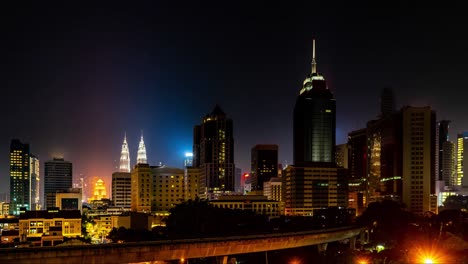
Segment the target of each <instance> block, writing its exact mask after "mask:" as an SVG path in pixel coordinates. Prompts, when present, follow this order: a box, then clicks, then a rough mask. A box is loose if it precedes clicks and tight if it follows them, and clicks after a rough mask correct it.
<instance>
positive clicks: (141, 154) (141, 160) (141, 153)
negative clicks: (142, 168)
mask: <svg viewBox="0 0 468 264" xmlns="http://www.w3.org/2000/svg"><path fill="white" fill-rule="evenodd" d="M137 164H148V160H147V159H146V147H145V142H144V141H143V133H141V138H140V143H139V144H138V156H137Z"/></svg>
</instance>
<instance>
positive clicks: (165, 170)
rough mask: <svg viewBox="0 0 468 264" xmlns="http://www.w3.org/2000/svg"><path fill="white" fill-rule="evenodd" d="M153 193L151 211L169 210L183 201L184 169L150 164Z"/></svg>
mask: <svg viewBox="0 0 468 264" xmlns="http://www.w3.org/2000/svg"><path fill="white" fill-rule="evenodd" d="M151 172H152V175H153V182H152V184H153V193H152V197H151V198H152V203H151V211H153V212H161V211H169V210H170V209H171V208H174V207H175V206H176V205H177V204H180V203H182V202H183V201H184V193H185V184H184V183H185V181H184V178H185V177H184V176H185V171H184V170H183V169H179V168H172V167H168V166H154V167H153V166H152V167H151Z"/></svg>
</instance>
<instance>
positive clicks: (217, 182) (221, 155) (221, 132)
mask: <svg viewBox="0 0 468 264" xmlns="http://www.w3.org/2000/svg"><path fill="white" fill-rule="evenodd" d="M193 154H194V159H193V164H194V166H195V167H200V169H201V173H200V182H199V184H200V196H201V198H208V199H212V198H215V197H216V196H217V195H218V194H220V193H223V192H232V191H234V170H235V165H234V137H233V122H232V119H230V118H227V116H226V114H225V113H224V111H223V110H222V109H221V107H219V106H218V105H216V106H215V108H214V109H213V111H212V112H211V114H207V115H206V116H205V117H204V118H203V120H202V123H201V124H200V125H196V126H195V127H194V140H193Z"/></svg>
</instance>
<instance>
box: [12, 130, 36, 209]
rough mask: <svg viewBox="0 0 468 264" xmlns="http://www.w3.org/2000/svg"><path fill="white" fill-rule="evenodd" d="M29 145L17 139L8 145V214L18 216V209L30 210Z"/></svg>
mask: <svg viewBox="0 0 468 264" xmlns="http://www.w3.org/2000/svg"><path fill="white" fill-rule="evenodd" d="M29 162H30V161H29V144H23V143H21V141H19V140H18V139H13V140H11V143H10V214H14V215H19V214H20V208H21V207H25V208H26V210H30V209H31V204H30V201H31V199H30V197H31V185H30V184H31V182H30V168H29V166H30V163H29Z"/></svg>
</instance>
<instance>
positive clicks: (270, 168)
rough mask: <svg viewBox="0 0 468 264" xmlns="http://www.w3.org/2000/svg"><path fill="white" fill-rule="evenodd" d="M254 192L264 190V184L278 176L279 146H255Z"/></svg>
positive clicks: (253, 157) (253, 159)
mask: <svg viewBox="0 0 468 264" xmlns="http://www.w3.org/2000/svg"><path fill="white" fill-rule="evenodd" d="M250 172H251V180H252V181H251V184H252V191H258V190H263V183H264V182H266V181H269V180H270V179H271V178H274V177H277V176H278V145H271V144H269V145H266V144H264V145H255V146H254V147H253V148H252V151H251V171H250Z"/></svg>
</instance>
